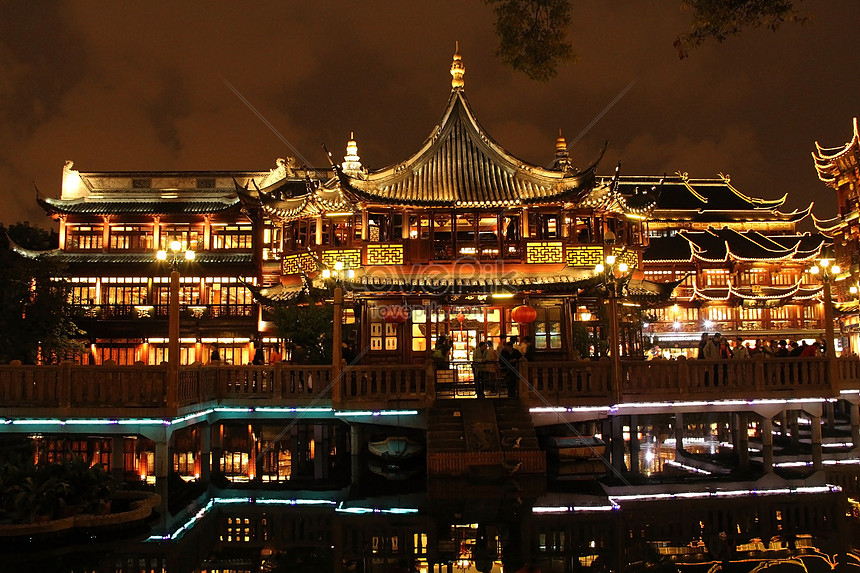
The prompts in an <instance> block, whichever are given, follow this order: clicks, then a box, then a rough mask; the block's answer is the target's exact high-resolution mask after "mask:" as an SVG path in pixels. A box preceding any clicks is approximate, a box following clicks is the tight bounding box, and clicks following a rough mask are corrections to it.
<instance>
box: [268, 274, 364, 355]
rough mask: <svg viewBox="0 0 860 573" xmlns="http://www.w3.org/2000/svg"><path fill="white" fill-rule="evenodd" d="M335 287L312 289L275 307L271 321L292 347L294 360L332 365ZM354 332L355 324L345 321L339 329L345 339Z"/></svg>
mask: <svg viewBox="0 0 860 573" xmlns="http://www.w3.org/2000/svg"><path fill="white" fill-rule="evenodd" d="M333 294H334V289H333V288H325V289H316V288H314V289H312V291H311V293H310V294H302V295H301V296H299V297H298V298H296V299H295V300H293V301H292V302H291V304H288V305H284V306H279V307H276V308H275V309H274V314H273V322H274V323H275V326H276V327H277V329H278V334H279V335H280V336H281V338H284V339H285V340H287V344H288V345H290V346H291V349H292V355H293V360H296V358H297V357H299V356H300V357H301V358H300V359H299V361H300V362H304V363H305V364H331V361H332V343H333V341H334V329H333V324H334V306H333V305H332V302H331V298H332V297H333ZM354 331H355V324H345V325H343V329H342V331H341V335H342V338H343V340H344V341H346V340H349V339H350V338H351V337H352V336H353V334H354Z"/></svg>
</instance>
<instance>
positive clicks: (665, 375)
mask: <svg viewBox="0 0 860 573" xmlns="http://www.w3.org/2000/svg"><path fill="white" fill-rule="evenodd" d="M835 371H836V373H837V378H836V380H831V375H830V368H829V364H828V361H827V360H826V359H824V358H773V359H750V360H685V359H679V360H652V361H633V360H629V361H628V360H624V361H622V371H621V379H622V390H623V392H622V399H623V401H625V402H631V401H636V402H640V401H654V400H688V399H689V400H701V399H715V398H720V399H726V398H729V399H753V398H773V397H779V398H784V397H787V396H790V397H796V398H804V397H835V396H838V395H839V392H840V390H858V389H860V359H858V358H857V357H856V356H852V357H844V358H840V359H838V360H837V361H836V368H835ZM332 372H333V370H332V368H331V367H330V366H305V365H301V366H300V365H287V364H277V365H269V366H230V365H224V366H220V365H205V366H204V365H193V366H183V367H181V368H180V369H179V381H178V387H177V389H176V390H177V391H176V395H177V398H178V407H179V408H182V407H188V406H194V405H197V404H248V405H264V404H273V405H278V404H283V405H297V406H301V405H316V404H319V405H324V406H333V407H334V408H337V409H367V408H373V409H398V408H404V407H406V408H421V407H426V406H428V405H430V404H432V403H433V401H434V400H435V398H436V388H435V378H436V376H435V372H434V370H433V368H432V367H425V366H413V365H360V366H350V367H346V368H344V369H343V371H342V372H341V373H340V374H339V376H337V377H334V378H333V376H332ZM520 372H521V374H522V375H523V378H524V382H523V383H522V384H521V385H520V388H521V392H520V396H521V399H522V400H524V401H525V402H527V403H528V404H529V405H532V406H546V405H565V406H570V405H611V404H613V403H614V402H615V400H616V398H615V392H614V390H613V387H612V380H613V376H612V363H611V362H610V361H607V360H602V361H597V362H594V361H587V360H582V361H576V362H552V363H548V362H533V363H526V362H525V361H523V363H522V364H521V369H520ZM167 390H168V369H167V367H166V366H165V365H161V366H104V365H102V366H80V365H75V364H62V365H50V366H10V365H5V366H0V415H13V414H14V415H21V414H22V411H25V412H27V415H40V416H49V415H52V414H51V413H52V412H54V411H55V412H54V413H53V415H56V416H61V415H64V412H65V415H68V414H71V413H72V412H77V413H81V414H82V415H83V413H86V415H96V414H97V413H98V412H99V411H108V410H111V413H110V415H125V414H127V415H130V416H136V415H143V414H144V413H145V414H146V415H164V416H170V415H174V414H175V413H176V412H177V409H176V407H172V408H171V407H170V405H169V404H167V401H166V397H167V396H168V391H167ZM99 409H101V410H99ZM113 410H115V412H114V411H113Z"/></svg>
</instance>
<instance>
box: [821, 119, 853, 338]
mask: <svg viewBox="0 0 860 573" xmlns="http://www.w3.org/2000/svg"><path fill="white" fill-rule="evenodd" d="M812 158H813V161H814V164H815V169H816V171H817V172H818V178H819V179H821V180H822V181H823V182H824V183H825V184H827V186H829V187H832V188H833V189H835V190H836V205H837V209H838V214H837V215H836V216H835V217H833V218H830V219H818V218H815V219H814V221H815V227H816V228H817V229H818V230H819V231H820V232H821V233H823V234H825V235H827V236H828V237H830V238H831V239H832V241H833V250H834V255H835V260H836V263H837V264H838V265H839V266H840V268H841V269H842V274H841V275H839V276H837V277H836V280H835V282H834V285H835V289H834V293H835V295H834V296H836V297H837V299H838V301H837V302H836V307H837V311H838V312H839V314H840V322H841V326H842V330H843V334H844V335H845V336H846V337H848V338H849V339H850V346H851V351H852V352H854V353H855V354H856V353H857V352H858V348H860V320H858V312H860V310H858V297H860V291H858V285H860V171H858V169H860V132H858V128H857V118H856V117H855V118H854V122H853V133H852V136H851V140H850V141H848V142H847V143H845V144H844V145H841V146H838V147H822V146H821V145H819V144H818V143H817V142H816V144H815V151H813V152H812Z"/></svg>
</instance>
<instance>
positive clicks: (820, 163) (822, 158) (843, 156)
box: [812, 117, 860, 186]
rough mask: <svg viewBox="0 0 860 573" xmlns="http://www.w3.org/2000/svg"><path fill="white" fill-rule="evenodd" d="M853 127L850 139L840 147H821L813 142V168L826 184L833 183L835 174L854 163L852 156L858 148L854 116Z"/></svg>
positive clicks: (858, 137)
mask: <svg viewBox="0 0 860 573" xmlns="http://www.w3.org/2000/svg"><path fill="white" fill-rule="evenodd" d="M853 128H854V129H853V133H852V136H851V141H849V142H848V143H846V144H845V145H842V146H840V147H821V146H820V145H819V144H818V142H817V141H816V142H815V151H813V152H812V160H813V162H814V163H815V170H816V171H817V172H818V178H819V179H821V180H822V181H824V182H825V183H827V184H828V185H831V186H833V185H835V182H836V176H837V175H839V172H840V171H843V170H846V169H847V168H851V167H853V166H855V165H856V158H855V157H854V156H855V155H856V153H857V151H858V150H860V131H858V127H857V118H856V117H855V118H854V121H853Z"/></svg>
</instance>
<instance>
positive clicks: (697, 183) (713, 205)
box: [618, 175, 812, 222]
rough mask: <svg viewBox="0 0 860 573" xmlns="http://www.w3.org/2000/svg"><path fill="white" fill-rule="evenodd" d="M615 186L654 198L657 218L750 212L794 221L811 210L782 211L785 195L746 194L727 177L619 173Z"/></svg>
mask: <svg viewBox="0 0 860 573" xmlns="http://www.w3.org/2000/svg"><path fill="white" fill-rule="evenodd" d="M618 188H619V191H620V193H621V194H622V195H630V194H635V193H637V192H638V193H640V194H642V193H647V194H649V195H651V196H653V197H656V198H657V199H656V201H657V205H656V208H655V210H654V211H655V218H656V219H658V220H664V219H683V220H685V221H712V222H723V221H735V220H746V219H748V218H749V216H750V213H749V212H750V211H753V212H755V216H756V217H763V216H764V217H766V218H767V219H775V220H780V221H793V222H798V221H800V220H802V219H804V218H805V217H807V216H808V215H809V213H810V211H811V209H812V204H810V205H809V207H807V208H806V209H802V210H797V209H795V210H794V211H792V212H790V213H783V212H781V211H779V210H778V208H779V207H781V206H782V205H783V204H784V203H785V199H786V195H783V196H782V197H780V198H779V199H761V198H758V197H750V196H748V195H745V194H744V193H741V192H740V191H739V190H738V189H736V188H735V187H734V186H733V185H732V184H731V183H730V182H729V177H728V176H722V177H720V178H718V179H691V178H689V177H687V176H686V175H676V176H663V177H657V176H622V177H619V180H618Z"/></svg>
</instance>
